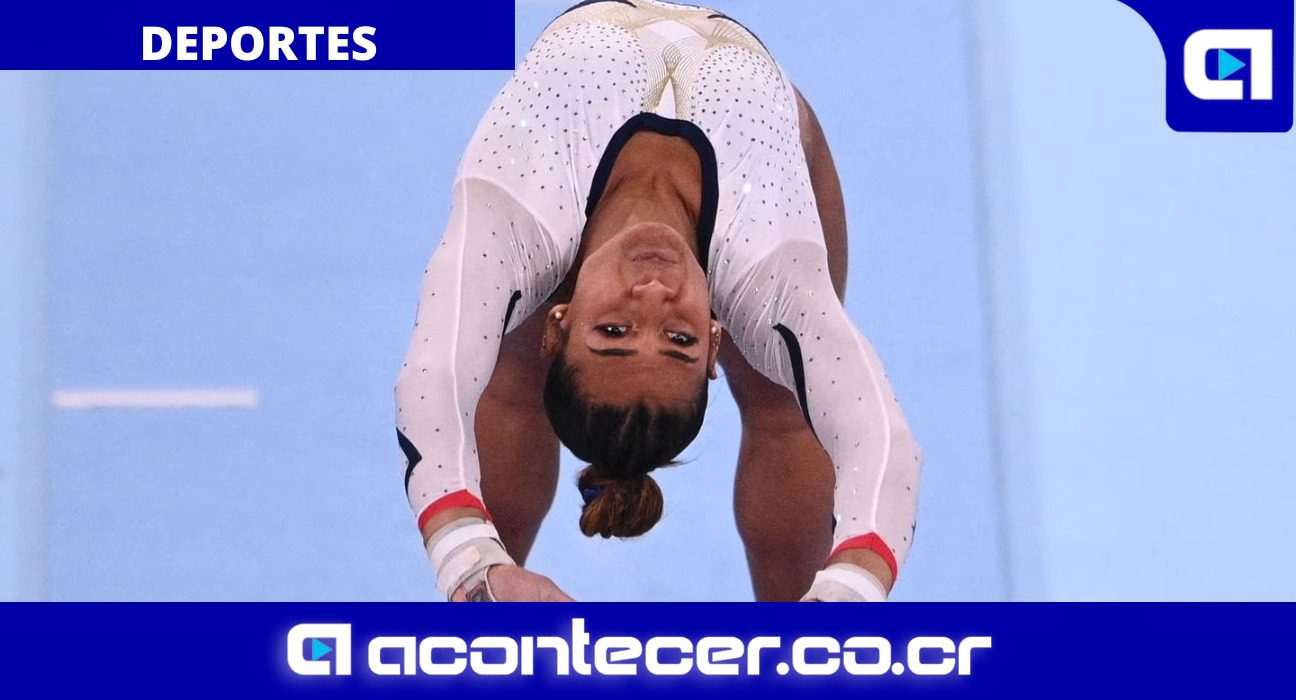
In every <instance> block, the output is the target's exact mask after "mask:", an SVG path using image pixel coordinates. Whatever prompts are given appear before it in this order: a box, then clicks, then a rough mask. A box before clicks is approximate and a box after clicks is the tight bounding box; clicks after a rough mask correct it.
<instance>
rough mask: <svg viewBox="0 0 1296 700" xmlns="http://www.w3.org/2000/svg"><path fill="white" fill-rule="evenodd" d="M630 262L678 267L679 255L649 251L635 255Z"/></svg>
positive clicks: (662, 251)
mask: <svg viewBox="0 0 1296 700" xmlns="http://www.w3.org/2000/svg"><path fill="white" fill-rule="evenodd" d="M630 261H631V262H635V263H640V264H643V265H678V264H679V255H678V254H676V253H675V252H674V251H669V250H647V251H643V252H639V253H635V254H634V255H633V256H631V257H630Z"/></svg>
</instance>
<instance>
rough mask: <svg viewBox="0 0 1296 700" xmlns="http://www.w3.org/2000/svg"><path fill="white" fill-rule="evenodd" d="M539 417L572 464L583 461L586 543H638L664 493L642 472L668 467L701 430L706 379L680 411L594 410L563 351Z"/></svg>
mask: <svg viewBox="0 0 1296 700" xmlns="http://www.w3.org/2000/svg"><path fill="white" fill-rule="evenodd" d="M544 404H545V413H547V414H548V415H549V422H550V423H551V424H553V428H554V432H555V433H556V434H557V435H558V439H559V440H561V441H562V443H563V444H564V445H566V446H567V449H569V450H571V451H572V454H574V455H576V458H577V459H580V460H582V461H585V462H589V463H590V466H588V467H586V468H585V469H584V470H582V471H581V473H580V478H579V480H578V483H577V485H578V486H579V487H580V490H581V495H582V496H584V498H585V507H584V509H582V510H581V518H580V528H581V532H583V533H585V535H586V536H587V537H593V536H594V535H601V536H603V537H605V538H606V537H638V536H639V535H642V534H644V533H645V532H648V531H649V530H651V529H652V526H653V525H656V524H657V521H658V520H660V519H661V516H662V493H661V489H660V488H658V486H657V482H655V481H653V478H652V477H651V476H649V475H648V472H651V471H652V470H654V469H656V468H658V467H667V466H671V465H674V464H675V462H674V459H675V456H676V455H678V454H679V453H680V452H683V451H684V448H685V447H688V445H689V443H691V442H693V438H695V437H697V434H698V430H699V429H701V427H702V418H703V416H704V415H705V414H706V406H707V381H706V377H703V378H702V382H701V385H700V386H699V387H698V391H697V395H696V396H695V397H694V399H693V401H692V403H691V404H690V405H688V406H686V407H684V408H682V409H672V408H668V407H658V406H650V405H649V404H648V403H647V402H644V401H639V402H637V403H634V404H631V405H629V406H613V405H610V404H592V403H590V402H588V401H586V400H585V398H584V397H582V396H581V394H580V392H579V391H578V390H577V387H576V369H575V368H573V367H569V366H567V363H566V362H565V361H564V358H563V354H562V353H561V352H559V353H558V355H557V356H556V357H555V358H554V361H553V365H552V366H551V367H550V368H549V377H548V379H546V381H545V389H544Z"/></svg>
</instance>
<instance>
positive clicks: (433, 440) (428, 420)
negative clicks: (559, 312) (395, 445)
mask: <svg viewBox="0 0 1296 700" xmlns="http://www.w3.org/2000/svg"><path fill="white" fill-rule="evenodd" d="M542 240H543V236H542V232H541V231H540V230H539V227H538V225H537V224H536V222H535V221H534V219H533V218H532V217H531V216H530V215H529V214H528V213H527V211H526V210H525V209H524V208H523V207H521V206H520V205H518V204H517V203H516V202H515V201H513V200H512V198H510V197H508V196H507V195H506V194H505V193H504V192H503V191H502V190H500V189H499V188H498V187H496V186H495V185H493V184H491V183H488V182H485V181H481V180H471V179H470V180H461V181H459V182H457V183H456V185H455V190H454V204H453V209H452V212H451V217H450V224H449V226H448V227H447V229H446V232H445V234H444V235H443V237H442V241H441V245H440V246H439V247H438V249H437V251H436V253H435V254H434V255H433V257H432V260H431V262H430V263H429V265H428V269H427V272H426V273H425V276H424V280H423V285H422V291H421V296H420V300H419V309H418V314H417V320H416V322H415V327H414V333H413V336H412V338H411V340H410V345H409V349H408V352H407V354H406V358H405V363H404V365H403V366H402V369H401V372H400V377H399V379H398V381H397V385H396V424H397V430H398V439H399V443H400V446H401V450H402V452H403V453H404V455H405V469H404V480H405V489H406V494H407V496H408V498H409V502H410V506H411V508H412V509H413V510H414V513H415V515H416V518H417V520H418V524H419V528H420V530H421V531H422V532H423V534H424V539H425V543H426V544H427V547H428V552H429V556H430V557H431V558H432V560H433V564H434V566H436V567H437V569H438V587H439V588H441V589H442V592H443V593H445V594H446V595H447V596H449V595H450V594H452V593H453V592H455V590H456V589H458V588H460V586H461V585H463V584H464V583H465V582H466V581H468V580H469V579H473V580H477V579H480V580H482V581H484V572H485V570H486V569H487V568H489V567H490V566H492V565H511V564H513V560H512V558H511V557H510V556H509V555H508V553H507V551H506V550H505V548H504V546H503V544H502V537H501V533H500V532H499V531H498V530H497V529H496V528H495V526H494V524H493V523H491V521H490V516H489V514H488V509H487V506H486V504H485V502H484V500H483V491H482V459H481V452H482V450H481V449H480V446H479V444H478V437H477V431H476V425H477V421H478V413H479V409H480V408H482V407H483V406H490V405H491V402H490V401H489V400H488V401H487V402H486V404H483V403H482V400H483V395H484V394H485V392H486V388H487V386H488V385H489V384H490V383H491V381H492V377H493V376H494V374H495V371H496V361H497V359H498V357H499V354H500V347H501V341H502V339H503V336H504V334H505V332H506V331H507V330H508V329H509V328H511V327H513V326H516V325H517V324H518V323H519V321H520V319H523V318H526V317H527V316H529V315H530V314H531V312H532V311H533V310H534V309H535V308H536V307H537V306H538V305H539V301H541V300H543V299H545V298H547V297H548V295H549V294H550V293H551V292H552V291H553V290H552V289H547V288H540V286H541V285H543V284H544V283H543V282H542V280H544V279H551V278H552V277H553V276H552V275H540V274H537V272H538V271H539V270H542V269H552V265H553V264H554V262H553V261H546V260H544V259H538V258H537V255H540V256H543V255H544V254H545V250H547V248H545V247H544V246H539V245H537V244H536V242H537V241H542ZM546 266H548V267H546ZM537 352H538V350H537Z"/></svg>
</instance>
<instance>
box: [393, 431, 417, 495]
mask: <svg viewBox="0 0 1296 700" xmlns="http://www.w3.org/2000/svg"><path fill="white" fill-rule="evenodd" d="M396 442H398V443H400V448H401V452H404V453H405V461H406V462H408V464H406V465H405V495H406V496H408V495H409V481H410V477H411V476H413V475H414V467H417V466H418V463H419V462H422V461H423V455H421V454H419V451H418V448H417V447H415V446H414V443H412V442H410V441H409V438H407V437H405V433H403V432H401V431H399V430H397V431H396Z"/></svg>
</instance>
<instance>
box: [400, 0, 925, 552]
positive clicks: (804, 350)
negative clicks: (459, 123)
mask: <svg viewBox="0 0 1296 700" xmlns="http://www.w3.org/2000/svg"><path fill="white" fill-rule="evenodd" d="M797 120H798V111H797V100H796V96H795V92H794V90H793V88H792V84H791V83H790V82H789V81H788V79H787V78H786V76H785V75H784V74H783V72H782V70H781V69H780V67H779V66H778V64H777V63H775V61H774V60H773V59H772V58H771V57H770V55H769V53H768V52H767V51H766V50H765V48H764V47H763V46H762V45H761V43H760V41H759V40H758V39H757V38H756V37H755V36H754V35H752V34H751V33H750V32H748V31H747V30H746V29H744V28H743V27H742V26H741V25H740V24H738V23H737V22H735V21H734V20H732V19H730V18H728V17H726V16H724V15H721V14H719V13H717V12H714V11H712V10H708V9H703V8H698V7H693V6H688V5H678V4H674V3H667V2H658V1H656V0H595V1H594V2H586V3H582V4H580V5H578V6H576V7H575V8H572V9H571V10H569V11H568V12H567V13H565V14H563V15H562V16H561V17H559V18H558V19H557V20H555V21H554V22H553V23H552V24H550V26H549V27H548V28H547V29H546V30H545V31H544V33H543V34H542V36H541V37H540V38H539V40H537V42H536V44H535V45H534V46H533V48H532V49H531V51H530V53H529V54H528V55H527V57H526V58H525V60H524V61H523V62H522V64H521V65H520V66H519V67H518V69H517V71H516V73H515V74H514V76H513V78H512V80H511V81H509V83H508V85H507V86H506V87H505V88H504V89H503V91H501V92H500V94H499V95H498V96H497V97H496V99H495V100H494V102H493V104H492V105H491V107H490V109H489V111H488V112H487V113H486V116H485V117H484V118H483V119H482V121H481V123H480V125H479V126H478V128H477V131H476V133H475V135H474V136H473V138H472V141H471V143H470V145H469V147H468V149H467V152H466V153H465V154H464V157H463V160H462V162H461V163H460V167H459V172H458V176H457V178H456V180H455V185H454V192H453V207H452V211H451V216H450V223H449V227H448V228H447V230H446V232H445V234H444V236H443V237H442V240H441V244H440V247H439V248H438V249H437V251H436V253H435V254H434V255H433V257H432V261H431V263H430V264H429V267H428V269H427V272H426V274H425V277H424V281H423V287H422V295H421V297H420V303H419V311H418V317H417V321H416V323H415V329H414V334H413V338H412V340H411V343H410V347H409V352H408V355H407V357H406V363H405V365H404V367H403V369H402V371H401V373H400V378H399V381H398V384H397V387H396V407H397V427H398V429H399V431H398V433H399V434H398V437H399V440H400V444H401V448H402V450H403V451H404V453H405V486H406V491H407V493H408V495H409V500H410V504H411V506H412V507H413V509H414V511H415V513H416V514H417V515H418V517H419V524H420V526H421V525H422V524H423V523H424V522H426V520H427V519H428V518H430V517H431V516H432V515H433V514H435V513H437V512H440V511H441V510H443V509H444V508H448V507H451V506H456V505H473V506H478V507H480V506H481V502H480V494H481V490H480V466H479V462H478V456H477V443H476V437H475V435H474V429H473V421H474V417H475V414H476V407H477V402H478V400H479V398H480V397H481V395H482V392H483V390H484V389H485V387H486V384H487V382H488V381H489V380H490V377H491V373H492V371H493V369H494V367H495V362H496V359H497V357H498V353H499V347H500V343H501V340H502V338H503V336H504V334H505V333H507V332H508V331H509V330H511V329H513V328H515V327H517V326H518V325H519V324H521V323H522V321H524V320H525V319H526V318H527V317H528V316H530V315H531V314H532V313H533V312H535V311H536V310H537V309H538V308H540V307H541V306H542V304H543V303H544V302H545V301H546V300H547V299H548V298H549V297H550V295H551V294H552V293H553V292H554V290H555V288H557V286H558V285H559V283H560V282H561V281H562V280H563V279H564V278H565V277H566V275H567V273H568V271H569V270H570V269H571V267H572V265H573V263H574V261H575V259H576V253H577V248H578V244H579V242H580V235H581V231H582V229H583V227H584V225H585V221H586V218H587V217H588V216H589V214H590V213H591V212H592V211H593V209H594V206H595V204H596V203H597V201H598V198H599V196H600V195H601V194H602V190H603V187H604V185H605V184H606V181H607V177H608V174H609V172H610V170H611V166H612V164H613V163H614V162H615V159H616V155H617V153H618V152H619V151H620V149H621V148H622V147H623V146H624V145H625V144H626V142H627V141H628V140H629V138H630V137H631V136H633V135H634V134H635V133H637V132H639V131H643V130H648V131H654V132H658V133H664V134H668V135H672V136H679V137H682V138H684V139H686V140H688V141H689V143H690V144H692V145H693V147H694V148H695V149H696V150H697V152H698V155H699V157H700V159H701V162H702V164H703V180H704V185H703V193H702V215H701V217H700V221H699V231H698V236H699V244H700V245H699V248H700V251H701V253H700V257H701V258H702V259H701V263H702V266H703V269H705V270H706V271H707V275H708V279H709V284H710V291H711V299H712V306H713V310H714V312H715V314H716V316H717V318H718V319H719V320H720V322H721V323H722V324H723V326H724V327H725V329H726V331H727V332H728V333H729V335H730V337H731V338H732V339H733V340H734V342H735V343H736V344H737V346H738V347H739V348H740V349H741V351H742V354H743V356H744V357H745V358H746V359H747V361H748V362H749V363H750V364H751V366H752V367H753V368H755V369H756V370H757V371H759V372H761V373H762V374H764V375H765V376H766V377H769V378H770V379H771V380H772V381H774V382H776V383H778V384H780V385H782V386H784V387H786V388H787V389H788V390H790V391H792V392H794V393H795V395H796V397H797V400H798V402H799V403H800V405H801V408H802V411H803V412H804V414H805V417H806V419H807V421H808V422H809V424H810V425H811V427H812V428H813V430H814V433H815V435H816V436H817V437H818V439H819V441H820V443H821V444H822V445H823V447H824V449H825V450H826V451H827V452H828V454H829V455H830V456H831V458H832V461H833V464H834V466H835V468H836V486H835V495H834V507H833V512H834V516H835V527H834V533H833V544H834V547H835V548H836V549H843V548H850V547H866V548H869V549H872V550H874V551H876V552H878V553H879V554H881V555H882V556H883V558H884V559H886V560H887V561H888V563H889V564H890V566H891V568H892V570H893V572H894V571H896V570H897V569H898V568H899V565H900V564H901V563H903V561H904V559H905V556H906V554H907V552H908V550H909V546H910V543H911V540H912V537H913V527H914V518H915V513H916V508H917V496H918V481H919V471H920V467H921V453H920V450H919V448H918V446H917V444H916V443H915V442H914V440H913V439H912V437H911V435H910V433H909V428H908V426H907V424H906V422H905V419H904V416H903V414H902V413H901V411H900V408H899V406H898V404H897V402H896V399H895V396H894V395H893V394H892V391H891V388H890V386H889V385H888V382H887V379H886V377H885V375H884V374H883V370H882V365H881V362H880V361H879V359H878V357H877V355H876V354H875V352H874V351H873V348H872V347H871V346H870V345H869V343H868V341H867V340H866V339H865V338H864V337H863V335H861V334H860V333H859V331H858V330H856V328H855V325H854V324H853V323H852V322H851V320H850V319H849V318H848V317H847V316H846V313H845V311H844V310H843V309H842V306H841V304H840V302H839V301H838V299H837V296H836V294H835V293H834V290H833V286H832V282H831V280H830V278H829V274H828V264H827V253H826V249H825V246H824V239H823V231H822V228H821V226H820V223H819V219H818V211H817V209H816V204H815V197H814V192H813V190H812V189H811V184H810V175H809V171H808V168H807V165H806V159H805V155H804V153H803V151H802V148H801V139H800V130H799V127H798V123H797ZM788 488H790V489H792V488H797V485H796V484H789V485H788Z"/></svg>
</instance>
